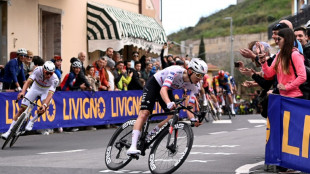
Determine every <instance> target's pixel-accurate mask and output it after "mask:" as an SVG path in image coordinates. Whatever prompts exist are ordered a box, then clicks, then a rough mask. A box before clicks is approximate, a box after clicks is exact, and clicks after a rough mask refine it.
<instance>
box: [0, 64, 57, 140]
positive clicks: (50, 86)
mask: <svg viewBox="0 0 310 174" xmlns="http://www.w3.org/2000/svg"><path fill="white" fill-rule="evenodd" d="M54 71H55V65H54V63H53V62H51V61H47V62H45V63H44V65H43V66H39V67H37V68H35V69H34V70H33V72H32V74H31V75H30V76H29V78H28V79H27V81H26V83H25V84H24V86H23V89H22V91H21V92H20V93H19V94H18V96H17V99H18V100H19V99H22V98H23V96H25V93H26V91H27V89H28V87H29V86H31V84H32V86H31V87H30V89H29V90H28V92H27V94H26V98H28V99H29V100H30V101H35V100H36V99H37V97H39V96H40V97H41V101H42V106H41V107H40V108H39V110H38V114H37V115H36V116H34V117H33V118H32V119H31V120H30V121H29V123H28V124H27V126H26V130H28V131H29V130H32V127H33V124H34V121H35V120H36V119H37V118H38V117H40V116H41V115H42V114H44V112H45V111H46V109H47V106H48V105H49V103H50V102H51V100H52V98H53V95H54V92H55V90H56V87H57V85H58V83H59V79H58V77H57V75H56V74H55V73H54ZM33 82H34V83H33ZM29 104H30V102H29V101H28V100H26V99H23V100H22V104H21V107H20V109H19V110H18V112H17V114H16V115H15V117H14V118H13V121H12V123H11V125H10V128H9V130H8V131H7V132H6V133H4V134H2V135H1V137H2V138H3V139H6V138H7V137H8V136H9V134H10V132H11V129H12V128H13V126H14V125H15V123H16V120H17V118H18V117H19V116H20V115H21V114H22V113H23V112H24V111H25V110H26V108H27V107H28V106H29Z"/></svg>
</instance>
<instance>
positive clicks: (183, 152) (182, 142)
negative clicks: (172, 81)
mask: <svg viewBox="0 0 310 174" xmlns="http://www.w3.org/2000/svg"><path fill="white" fill-rule="evenodd" d="M184 100H185V98H181V99H179V100H176V101H175V104H176V106H177V107H176V109H175V110H174V111H171V112H169V113H158V114H151V115H150V116H149V117H148V119H147V121H146V123H145V124H144V126H143V128H142V132H141V136H140V138H139V140H138V144H137V148H138V149H139V150H140V151H141V155H142V156H145V155H146V153H145V151H146V150H147V149H149V148H150V149H151V150H150V153H149V159H148V166H149V169H150V171H151V173H153V174H168V173H172V172H174V171H176V170H177V169H178V168H179V167H180V166H181V165H182V164H183V162H184V161H185V160H186V158H187V156H188V155H189V153H190V151H191V148H192V145H193V141H194V134H193V130H192V128H191V126H193V125H192V124H193V122H191V125H189V124H188V123H186V122H182V121H179V113H180V111H181V110H183V109H185V110H188V111H189V112H191V113H193V114H194V115H195V117H198V119H199V122H201V121H202V120H203V119H204V118H203V117H202V115H199V114H196V113H194V112H192V111H191V110H190V109H192V107H191V106H187V107H186V106H184V105H183V104H182V102H183V101H184ZM163 115H173V118H172V119H170V120H169V121H168V122H167V123H166V124H164V125H163V126H162V127H161V128H160V129H159V130H158V131H157V132H156V133H155V134H154V135H152V136H151V137H149V138H147V135H148V128H149V124H150V120H151V119H152V118H153V117H156V116H163ZM135 122H136V120H129V121H127V122H125V123H124V124H122V126H120V127H119V128H118V129H117V130H116V131H115V133H114V134H113V136H112V137H111V139H110V141H109V143H108V146H107V149H106V152H105V163H106V166H107V167H108V168H109V169H110V170H119V169H121V168H123V167H125V166H126V165H127V164H128V163H129V162H130V161H131V160H132V159H137V160H138V159H139V156H138V155H131V156H128V155H127V154H126V152H127V150H128V149H129V148H130V145H131V136H132V129H133V126H134V124H135Z"/></svg>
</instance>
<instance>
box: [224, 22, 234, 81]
mask: <svg viewBox="0 0 310 174" xmlns="http://www.w3.org/2000/svg"><path fill="white" fill-rule="evenodd" d="M224 19H227V20H230V73H231V75H232V76H233V77H234V52H233V42H234V39H233V26H232V23H233V18H232V17H225V18H224Z"/></svg>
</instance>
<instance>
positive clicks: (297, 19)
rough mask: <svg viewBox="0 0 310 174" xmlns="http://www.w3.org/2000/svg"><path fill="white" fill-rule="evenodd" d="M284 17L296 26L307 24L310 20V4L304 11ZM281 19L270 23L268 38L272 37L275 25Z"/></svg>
mask: <svg viewBox="0 0 310 174" xmlns="http://www.w3.org/2000/svg"><path fill="white" fill-rule="evenodd" d="M283 19H287V20H289V21H291V22H292V24H293V26H294V27H299V26H302V25H304V24H306V23H307V22H308V21H309V20H310V5H308V7H307V8H305V9H304V10H303V11H302V12H300V13H297V14H296V15H294V16H288V17H285V18H283ZM283 19H280V20H283ZM280 20H278V21H276V22H274V23H272V24H270V25H269V27H268V39H271V36H272V28H273V26H274V25H275V24H277V23H278V22H280Z"/></svg>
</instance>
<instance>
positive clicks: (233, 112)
mask: <svg viewBox="0 0 310 174" xmlns="http://www.w3.org/2000/svg"><path fill="white" fill-rule="evenodd" d="M228 99H229V103H230V109H231V112H232V114H233V115H235V114H236V113H235V107H234V103H233V99H232V96H231V93H229V94H228Z"/></svg>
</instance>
